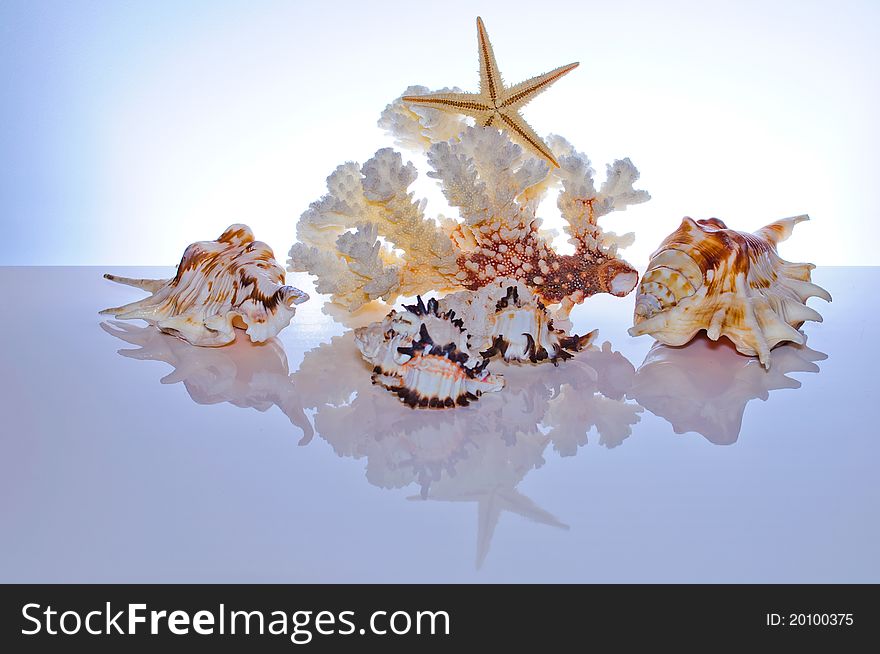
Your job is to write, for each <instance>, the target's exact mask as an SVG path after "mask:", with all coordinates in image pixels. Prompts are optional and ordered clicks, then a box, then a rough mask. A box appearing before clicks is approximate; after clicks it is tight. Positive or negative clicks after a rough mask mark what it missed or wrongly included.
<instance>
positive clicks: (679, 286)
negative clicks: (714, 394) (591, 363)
mask: <svg viewBox="0 0 880 654" xmlns="http://www.w3.org/2000/svg"><path fill="white" fill-rule="evenodd" d="M804 220H809V218H808V217H807V216H795V217H793V218H785V219H783V220H779V221H776V222H774V223H771V224H769V225H767V226H766V227H763V228H761V229H760V230H758V231H757V232H755V233H754V234H748V233H744V232H737V231H734V230H732V229H728V228H727V226H726V225H725V224H724V223H723V222H722V221H721V220H718V219H717V218H710V219H708V220H693V219H691V218H684V219H683V220H682V222H681V226H680V227H679V228H678V229H677V230H676V231H675V232H673V233H672V234H671V235H670V236H669V237H667V238H666V240H665V241H663V243H662V244H661V245H660V247H659V248H658V249H657V251H656V252H655V253H654V254H653V255H652V256H651V260H650V262H649V264H648V269H647V270H646V272H645V274H644V275H643V276H642V280H641V282H640V284H639V289H638V294H637V296H636V307H635V313H634V317H633V323H634V324H633V327H631V328H630V330H629V333H630V335H631V336H640V335H642V334H650V335H651V336H653V337H654V338H656V339H657V340H658V341H660V342H661V343H664V344H665V345H684V344H685V343H687V342H689V341H690V340H691V339H692V338H693V337H694V336H695V335H696V334H697V333H698V332H699V331H700V330H705V331H706V334H707V335H708V336H709V338H710V339H712V340H718V338H719V337H720V336H727V338H729V339H730V340H731V341H732V342H733V343H734V345H735V346H736V349H737V350H738V351H739V352H741V353H742V354H747V355H750V356H755V355H757V357H758V359H759V360H760V361H761V364H762V365H763V366H764V367H765V368H769V367H770V350H771V349H772V348H773V347H775V346H776V345H778V344H779V343H782V342H785V341H791V342H793V343H797V344H803V343H804V335H803V334H802V333H801V332H799V331H798V329H799V328H800V326H801V325H802V324H803V323H804V321H806V320H814V321H817V322H821V321H822V316H820V315H819V314H818V312H816V311H815V310H814V309H811V308H810V307H808V306H807V305H806V301H807V299H808V298H810V297H813V296H816V297H821V298H822V299H824V300H827V301H829V302H830V301H831V296H830V295H829V294H828V292H827V291H826V290H825V289H823V288H821V287H820V286H817V285H816V284H813V283H812V282H811V281H810V271H811V270H813V268H815V266H814V265H813V264H809V263H789V262H788V261H785V260H783V259H782V258H781V257H780V256H779V255H778V254H777V252H776V245H777V243H779V242H780V241H783V240H785V239H786V238H788V236H789V235H790V234H791V231H792V229H793V228H794V226H795V225H796V224H797V223H799V222H802V221H804Z"/></svg>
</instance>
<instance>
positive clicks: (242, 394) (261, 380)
mask: <svg viewBox="0 0 880 654" xmlns="http://www.w3.org/2000/svg"><path fill="white" fill-rule="evenodd" d="M101 328H102V329H103V330H104V331H105V332H107V333H108V334H111V335H112V336H115V337H116V338H119V339H122V340H123V341H125V342H126V343H130V344H131V345H135V346H137V348H136V349H122V350H119V354H120V355H122V356H124V357H128V358H130V359H139V360H142V361H163V362H165V363H167V364H168V365H170V366H171V367H172V368H174V370H173V371H172V372H170V373H168V374H167V375H165V376H164V377H162V379H161V383H163V384H177V383H180V382H182V383H183V385H184V387H186V392H187V393H189V396H190V397H191V398H192V399H193V402H195V403H196V404H221V403H223V402H228V403H229V404H232V405H234V406H237V407H241V408H253V409H256V410H257V411H261V412H262V411H268V410H269V409H271V408H272V407H273V406H277V407H278V408H279V409H281V411H282V412H283V413H284V414H285V415H286V416H287V417H288V419H289V420H290V422H291V424H293V425H294V426H296V427H298V428H299V429H300V430H301V431H302V432H303V441H302V442H307V441H309V440H311V438H312V436H313V435H314V433H313V431H312V425H311V423H309V420H308V418H307V417H306V415H305V413H304V412H303V408H302V406H301V405H300V403H299V399H298V398H299V396H298V393H297V390H296V388H294V385H293V383H292V382H291V379H290V375H289V371H288V367H287V354H286V353H285V352H284V347H283V346H282V345H281V342H280V341H278V339H275V338H272V339H269V340H268V341H266V342H264V343H261V344H254V343H250V342H249V341H248V338H247V336H245V335H243V334H239V335H238V337H237V338H236V340H235V341H234V342H232V343H230V344H229V345H227V346H226V347H222V348H206V347H196V346H194V345H190V344H189V343H187V342H185V341H182V340H181V339H179V338H176V337H174V336H171V335H170V334H165V333H163V332H161V331H159V330H158V329H156V328H155V327H152V326H147V327H140V326H138V325H134V324H132V323H123V322H119V321H116V320H111V321H107V322H103V323H101Z"/></svg>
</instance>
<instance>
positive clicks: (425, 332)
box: [355, 297, 504, 409]
mask: <svg viewBox="0 0 880 654" xmlns="http://www.w3.org/2000/svg"><path fill="white" fill-rule="evenodd" d="M355 343H356V345H357V347H358V350H360V352H361V356H363V358H364V359H365V360H366V361H367V362H369V363H370V364H372V365H373V383H374V384H379V385H381V386H383V387H385V388H386V389H388V390H389V391H391V392H393V393H396V394H397V395H398V396H399V397H400V399H401V400H403V401H404V402H405V403H406V404H408V405H409V406H411V407H420V408H425V407H427V408H432V409H441V408H450V407H454V406H467V405H468V404H470V402H471V401H473V400H476V399H478V398H479V396H480V395H482V394H483V393H486V392H492V391H500V390H501V389H502V388H503V387H504V380H503V378H502V377H501V376H500V375H493V374H490V373H489V372H488V371H486V366H487V365H488V363H489V360H488V358H486V357H483V356H481V355H474V354H472V353H471V351H470V348H469V345H468V335H467V332H466V331H465V329H464V328H463V326H462V322H461V320H458V319H456V318H455V315H454V314H453V313H452V312H449V311H446V312H444V311H440V308H439V305H438V303H437V300H434V299H431V300H429V301H428V303H427V305H426V304H425V303H424V301H423V300H422V298H421V297H419V298H418V302H417V304H415V305H409V306H405V307H404V310H403V311H402V312H397V311H392V312H391V313H389V314H388V315H387V316H386V317H385V319H384V320H382V321H381V322H377V323H373V324H372V325H369V326H367V327H360V328H358V329H356V330H355Z"/></svg>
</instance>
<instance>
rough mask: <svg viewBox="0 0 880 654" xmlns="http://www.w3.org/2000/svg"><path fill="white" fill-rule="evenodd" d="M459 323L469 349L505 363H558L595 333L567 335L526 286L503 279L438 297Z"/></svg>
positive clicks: (589, 339) (513, 280) (578, 348)
mask: <svg viewBox="0 0 880 654" xmlns="http://www.w3.org/2000/svg"><path fill="white" fill-rule="evenodd" d="M440 306H441V307H442V308H443V309H446V310H448V311H451V312H452V313H453V314H454V315H455V316H456V317H458V318H460V320H461V321H462V322H463V324H464V328H465V329H466V330H467V332H468V334H469V335H470V343H471V347H472V349H474V350H476V351H480V352H481V353H482V355H483V356H486V357H492V356H495V355H496V354H500V355H501V356H502V357H503V358H504V360H505V361H507V362H524V361H531V362H532V363H540V362H542V361H550V362H551V363H553V365H557V364H558V363H559V361H564V360H566V359H570V358H571V357H572V352H577V351H578V350H581V349H583V348H585V347H587V346H588V345H589V344H590V343H591V342H592V340H593V339H594V338H595V336H596V333H597V332H596V331H592V332H590V333H589V334H586V335H584V336H578V335H573V336H569V335H568V334H566V333H565V331H563V330H561V329H557V328H556V327H554V325H553V318H552V316H551V315H550V313H549V312H548V311H547V308H546V307H545V306H544V304H543V303H542V302H541V301H540V300H539V299H538V297H537V296H536V295H535V294H534V293H533V292H532V291H531V289H529V287H528V286H526V285H525V284H523V283H522V282H519V281H517V280H515V279H507V278H502V279H499V280H496V281H495V282H493V283H492V284H489V285H487V286H484V287H483V288H481V289H480V290H478V291H476V292H472V291H460V292H458V293H453V294H452V295H448V296H446V297H444V298H443V299H441V300H440Z"/></svg>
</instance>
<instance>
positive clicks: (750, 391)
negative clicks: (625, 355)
mask: <svg viewBox="0 0 880 654" xmlns="http://www.w3.org/2000/svg"><path fill="white" fill-rule="evenodd" d="M827 358H828V355H826V354H824V353H822V352H817V351H816V350H813V349H810V348H809V347H807V346H806V345H794V344H786V345H781V346H779V347H777V348H775V349H774V350H773V364H772V366H771V367H770V369H769V370H765V369H764V368H763V367H762V366H761V364H760V362H759V361H758V360H757V359H756V358H754V357H747V356H743V355H742V354H740V353H738V352H737V351H736V349H735V348H734V346H733V344H732V343H730V341H728V340H727V339H721V340H719V341H717V342H716V341H711V340H709V338H708V337H707V336H706V335H705V334H702V335H700V336H698V337H697V338H695V339H694V340H693V341H691V342H690V343H689V344H688V345H686V346H683V347H670V346H667V345H662V344H660V343H655V344H654V347H652V348H651V350H650V351H649V352H648V354H647V356H646V357H645V360H644V362H643V363H642V365H641V366H639V369H638V372H637V373H636V376H635V381H634V383H633V385H632V388H631V390H630V391H629V392H628V393H627V397H629V398H632V399H634V400H636V402H638V403H639V404H640V405H641V406H643V407H644V408H646V409H648V411H650V412H651V413H653V414H655V415H657V416H659V417H661V418H664V419H665V420H667V421H668V422H669V423H670V424H671V425H672V428H673V430H675V433H677V434H683V433H685V432H689V431H694V432H697V433H699V434H702V435H703V436H705V437H706V438H707V439H708V440H709V441H710V442H711V443H714V444H716V445H729V444H731V443H734V442H736V440H737V438H739V433H740V429H741V428H742V418H743V412H744V411H745V408H746V405H747V404H748V403H749V402H750V401H751V400H754V399H760V400H767V399H768V398H769V396H770V391H773V390H778V389H781V388H800V386H801V383H800V382H799V381H797V380H796V379H792V378H791V377H787V376H786V375H788V374H790V373H793V372H819V366H818V365H816V363H815V362H816V361H823V360H825V359H827Z"/></svg>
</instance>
